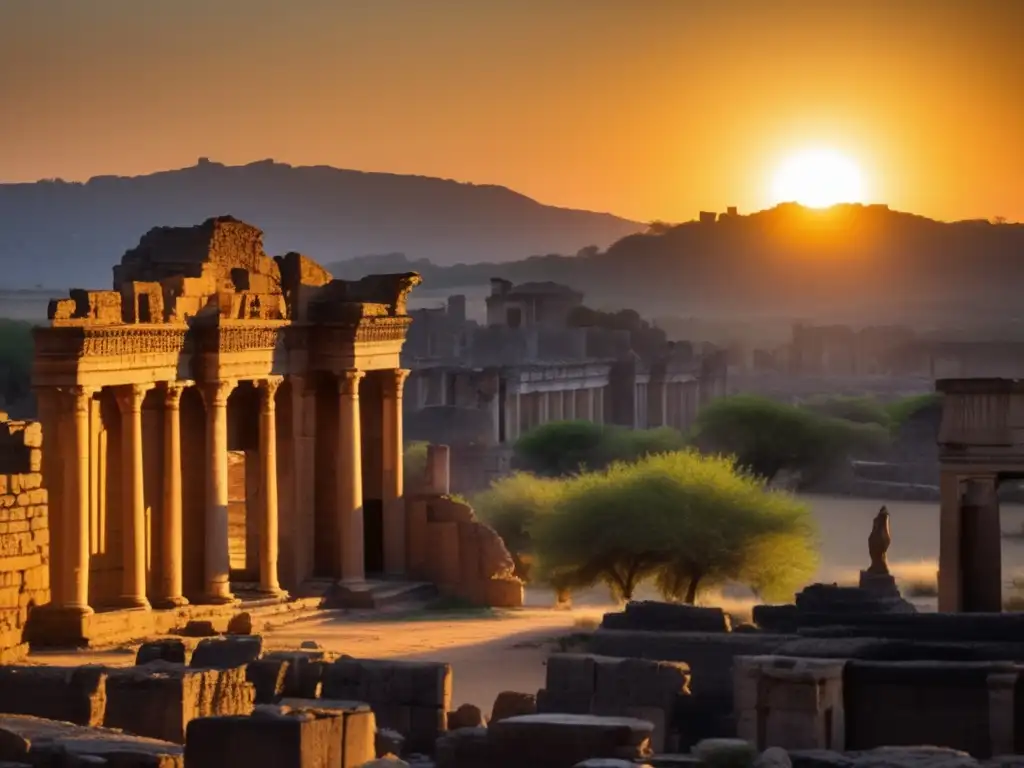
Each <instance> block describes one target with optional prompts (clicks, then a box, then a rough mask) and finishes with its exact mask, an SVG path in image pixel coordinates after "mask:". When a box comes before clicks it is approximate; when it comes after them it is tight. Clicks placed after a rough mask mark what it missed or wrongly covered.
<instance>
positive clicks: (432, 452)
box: [425, 443, 450, 496]
mask: <svg viewBox="0 0 1024 768" xmlns="http://www.w3.org/2000/svg"><path fill="white" fill-rule="evenodd" d="M449 453H450V452H449V450H448V446H447V445H434V444H433V443H431V444H430V445H428V446H427V487H426V489H425V493H427V494H429V495H432V496H447V495H448V492H449V490H450V485H449V483H450V480H449V477H450V475H449V465H450V462H449Z"/></svg>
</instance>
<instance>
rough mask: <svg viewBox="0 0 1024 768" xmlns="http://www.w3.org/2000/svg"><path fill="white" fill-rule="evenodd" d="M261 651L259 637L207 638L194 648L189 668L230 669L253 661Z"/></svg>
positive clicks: (261, 643) (260, 638)
mask: <svg viewBox="0 0 1024 768" xmlns="http://www.w3.org/2000/svg"><path fill="white" fill-rule="evenodd" d="M262 651H263V638H262V637H260V636H259V635H253V636H246V635H236V636H233V637H225V638H209V639H207V640H203V641H202V642H200V643H199V645H197V646H196V649H195V651H194V652H193V653H192V661H191V662H190V666H193V667H210V668H212V669H231V668H232V667H238V666H241V665H243V664H248V663H249V662H250V661H255V660H256V659H258V658H259V657H260V654H261V653H262Z"/></svg>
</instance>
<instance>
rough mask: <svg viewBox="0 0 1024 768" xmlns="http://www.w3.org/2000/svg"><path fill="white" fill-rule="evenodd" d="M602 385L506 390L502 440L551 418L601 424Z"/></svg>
mask: <svg viewBox="0 0 1024 768" xmlns="http://www.w3.org/2000/svg"><path fill="white" fill-rule="evenodd" d="M604 390H605V388H604V387H580V388H576V389H557V390H541V391H536V392H513V393H509V395H508V396H507V398H506V401H505V424H506V431H505V440H506V442H512V441H515V440H516V439H517V438H518V437H519V436H520V435H522V434H524V433H525V432H528V431H529V430H531V429H533V428H534V427H539V426H540V425H541V424H547V423H548V422H551V421H573V420H576V419H578V420H580V421H590V422H593V423H595V424H602V423H604Z"/></svg>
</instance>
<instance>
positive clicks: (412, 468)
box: [402, 442, 427, 493]
mask: <svg viewBox="0 0 1024 768" xmlns="http://www.w3.org/2000/svg"><path fill="white" fill-rule="evenodd" d="M426 473H427V443H423V442H412V443H406V444H405V449H404V451H403V455H402V483H403V485H404V486H405V489H406V493H416V492H417V491H419V489H420V488H421V487H422V485H423V479H424V476H425V475H426Z"/></svg>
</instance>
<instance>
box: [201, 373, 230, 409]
mask: <svg viewBox="0 0 1024 768" xmlns="http://www.w3.org/2000/svg"><path fill="white" fill-rule="evenodd" d="M236 386H238V382H237V381H236V380H235V379H219V380H217V381H204V382H203V383H202V384H200V385H199V391H200V392H201V393H202V395H203V402H204V403H206V406H207V408H209V407H211V406H213V407H215V408H224V407H225V406H226V405H227V404H228V398H229V397H230V396H231V393H232V392H233V391H234V390H235V387H236Z"/></svg>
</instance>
